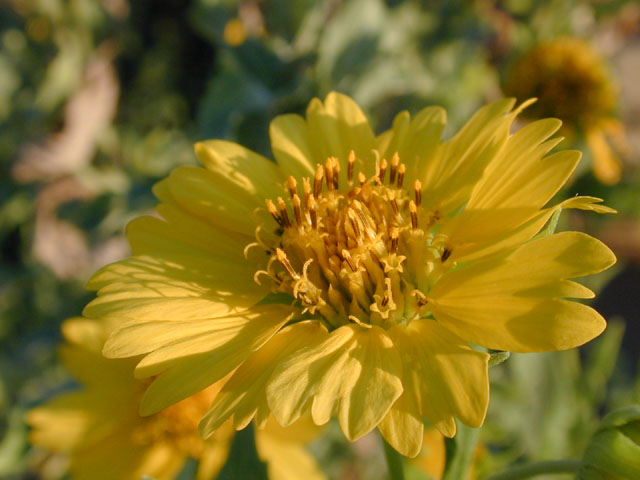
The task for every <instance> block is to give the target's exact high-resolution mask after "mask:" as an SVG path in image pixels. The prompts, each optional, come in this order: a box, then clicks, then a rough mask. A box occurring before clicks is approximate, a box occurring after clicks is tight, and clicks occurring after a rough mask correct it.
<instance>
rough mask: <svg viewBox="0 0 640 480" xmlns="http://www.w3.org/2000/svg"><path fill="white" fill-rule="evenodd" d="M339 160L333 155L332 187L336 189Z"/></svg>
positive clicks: (338, 176) (337, 186)
mask: <svg viewBox="0 0 640 480" xmlns="http://www.w3.org/2000/svg"><path fill="white" fill-rule="evenodd" d="M339 181H340V162H339V161H338V159H337V158H336V157H333V187H334V188H335V189H336V190H338V189H339V188H340V184H339Z"/></svg>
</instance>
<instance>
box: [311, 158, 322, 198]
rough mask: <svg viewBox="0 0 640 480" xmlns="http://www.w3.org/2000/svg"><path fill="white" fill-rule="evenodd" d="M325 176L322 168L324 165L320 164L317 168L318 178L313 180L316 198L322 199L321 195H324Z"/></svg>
mask: <svg viewBox="0 0 640 480" xmlns="http://www.w3.org/2000/svg"><path fill="white" fill-rule="evenodd" d="M323 176H324V169H323V168H322V165H320V164H318V167H317V168H316V176H315V178H314V179H313V194H314V195H315V196H316V197H320V194H321V193H322V178H323Z"/></svg>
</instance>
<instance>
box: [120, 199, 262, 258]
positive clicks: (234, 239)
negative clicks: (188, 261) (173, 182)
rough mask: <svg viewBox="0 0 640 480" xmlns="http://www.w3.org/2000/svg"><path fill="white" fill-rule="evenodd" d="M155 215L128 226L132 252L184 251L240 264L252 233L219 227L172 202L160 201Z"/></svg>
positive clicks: (139, 219) (183, 252)
mask: <svg viewBox="0 0 640 480" xmlns="http://www.w3.org/2000/svg"><path fill="white" fill-rule="evenodd" d="M156 210H157V211H158V213H159V214H160V215H162V217H163V218H162V219H160V218H157V217H150V216H144V217H139V218H136V219H134V220H132V221H131V222H129V224H128V225H127V239H128V240H129V244H130V245H131V249H132V251H133V254H134V255H150V254H151V255H154V256H159V254H163V255H164V254H171V253H173V254H185V253H190V254H192V255H200V256H201V257H212V258H226V259H228V260H230V261H232V262H236V263H240V262H241V261H243V260H244V256H243V249H244V247H245V245H247V244H248V243H250V242H253V241H254V239H255V237H254V236H253V235H251V236H249V235H243V234H237V233H233V232H230V231H227V230H222V229H220V228H218V227H215V226H213V225H211V224H209V223H207V222H205V221H204V220H201V219H199V218H196V217H194V216H193V215H190V214H189V213H188V212H187V211H185V210H183V209H181V208H180V207H179V206H177V205H176V204H174V203H170V204H161V205H158V206H157V207H156Z"/></svg>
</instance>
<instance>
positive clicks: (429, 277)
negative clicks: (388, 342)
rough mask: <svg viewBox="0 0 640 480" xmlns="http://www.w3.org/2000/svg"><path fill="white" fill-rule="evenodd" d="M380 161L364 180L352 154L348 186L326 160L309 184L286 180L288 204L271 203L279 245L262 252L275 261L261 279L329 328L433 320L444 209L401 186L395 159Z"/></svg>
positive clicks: (333, 161)
mask: <svg viewBox="0 0 640 480" xmlns="http://www.w3.org/2000/svg"><path fill="white" fill-rule="evenodd" d="M374 153H376V155H377V152H374ZM377 157H378V160H377V162H376V170H375V174H374V175H373V176H372V177H370V178H367V176H366V175H365V174H364V173H363V172H361V171H356V163H357V158H356V156H355V154H354V152H353V151H351V152H350V153H349V156H348V157H347V159H346V162H345V163H346V166H347V168H346V170H347V171H346V182H344V180H343V183H341V180H340V162H339V159H338V158H335V157H329V158H327V159H326V161H325V163H324V165H317V168H316V171H315V175H314V177H313V178H309V177H304V178H301V179H295V178H294V177H289V178H288V179H287V181H286V182H285V190H286V191H288V194H289V199H290V200H289V202H285V200H284V199H283V198H282V197H278V198H277V199H276V200H275V202H274V201H273V200H271V199H268V200H266V206H267V210H268V211H269V213H270V214H271V216H272V217H273V219H274V220H275V222H276V224H277V225H276V226H275V227H276V228H275V229H274V232H275V234H276V238H277V240H276V242H275V244H274V245H273V246H272V247H265V248H266V250H267V253H268V254H269V255H270V260H269V261H268V262H267V269H266V271H261V273H264V274H266V276H267V277H268V278H270V279H271V280H272V282H273V291H274V292H284V293H288V294H290V295H291V296H292V297H293V298H294V299H295V300H294V301H295V302H296V303H297V304H298V306H299V307H300V309H301V312H302V314H307V313H308V314H312V315H319V316H320V317H321V318H322V319H323V320H324V321H325V323H326V325H327V326H328V327H329V328H337V327H339V326H341V325H346V324H348V323H350V322H355V323H358V324H361V325H378V326H382V327H384V328H389V327H391V326H393V325H395V324H398V323H408V322H410V321H411V320H413V319H416V318H423V317H425V316H429V312H428V309H427V307H426V306H427V305H428V300H427V295H428V289H429V286H430V285H432V284H433V283H434V282H435V281H436V280H437V278H436V276H435V274H434V272H438V271H442V269H441V268H440V269H437V268H436V264H438V263H442V259H443V258H445V259H446V257H447V256H448V253H447V252H446V251H444V250H443V248H438V247H437V246H435V244H434V242H433V238H434V231H433V230H434V227H433V223H434V222H430V221H428V219H433V218H438V212H436V211H434V210H433V209H428V208H425V207H424V206H423V205H422V186H421V184H420V182H419V181H415V182H414V184H413V185H410V186H409V188H408V189H405V188H404V187H403V181H404V175H405V172H406V166H405V165H404V164H403V163H402V162H401V159H400V157H399V156H398V154H397V153H396V154H394V155H393V156H392V158H391V160H390V161H389V160H387V159H385V158H382V159H380V158H379V155H377ZM344 178H345V177H343V179H344ZM299 185H301V186H302V191H300V190H299ZM421 218H422V219H423V221H420V219H421ZM423 224H424V226H425V227H428V228H421V226H422V225H423ZM260 243H262V242H260ZM449 268H450V266H449ZM416 292H418V293H416Z"/></svg>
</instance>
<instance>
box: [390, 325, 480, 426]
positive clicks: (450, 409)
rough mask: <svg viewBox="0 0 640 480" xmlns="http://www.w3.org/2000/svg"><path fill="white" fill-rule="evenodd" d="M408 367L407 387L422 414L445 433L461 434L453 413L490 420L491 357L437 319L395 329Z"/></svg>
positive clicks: (470, 420)
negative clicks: (489, 368)
mask: <svg viewBox="0 0 640 480" xmlns="http://www.w3.org/2000/svg"><path fill="white" fill-rule="evenodd" d="M389 335H390V336H391V338H392V339H393V341H394V343H395V344H396V345H397V348H398V351H399V352H400V354H401V356H402V362H403V364H404V365H411V368H410V369H409V370H408V371H405V375H404V377H403V381H402V383H403V385H404V387H405V389H406V391H407V392H408V393H409V392H410V394H413V395H414V397H415V403H416V404H417V405H418V406H419V407H420V409H421V413H422V414H423V415H424V416H425V417H427V418H428V419H429V421H430V422H431V423H432V424H433V425H434V426H435V427H436V428H437V429H438V430H440V432H442V434H443V435H446V436H449V437H451V436H453V435H454V434H455V430H456V429H455V422H454V421H453V417H454V416H455V417H458V418H459V419H460V420H461V421H462V422H464V423H466V424H467V425H469V426H472V427H480V426H481V425H482V423H483V422H484V418H485V415H486V413H487V406H488V403H489V377H488V359H489V355H488V354H486V353H483V352H478V351H476V350H473V349H471V348H469V347H468V346H467V345H466V344H465V342H464V341H463V340H461V339H460V338H459V337H457V336H456V335H454V334H452V333H451V332H450V331H449V330H447V329H446V328H444V327H442V326H440V325H439V324H438V323H437V322H436V321H434V320H414V321H413V322H411V323H410V324H409V325H408V326H407V327H404V326H403V325H398V326H396V327H393V328H392V329H391V330H390V331H389Z"/></svg>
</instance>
